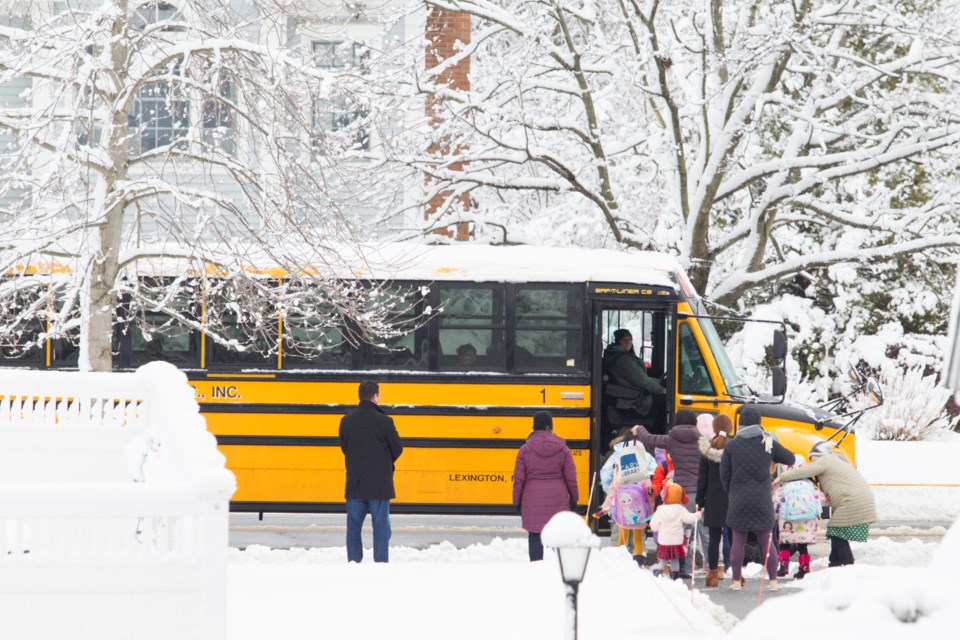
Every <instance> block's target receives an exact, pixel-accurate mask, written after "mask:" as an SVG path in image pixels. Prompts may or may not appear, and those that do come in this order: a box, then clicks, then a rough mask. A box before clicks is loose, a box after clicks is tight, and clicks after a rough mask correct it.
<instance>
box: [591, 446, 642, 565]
mask: <svg viewBox="0 0 960 640" xmlns="http://www.w3.org/2000/svg"><path fill="white" fill-rule="evenodd" d="M618 437H622V439H621V440H620V441H619V442H616V443H615V444H614V450H613V453H612V454H611V455H610V457H609V458H608V459H607V460H606V462H604V464H603V467H602V468H601V469H600V485H601V487H602V488H603V490H604V491H606V493H607V496H606V499H605V500H604V502H603V505H602V506H601V510H602V511H603V512H605V513H606V514H607V515H609V516H610V520H611V522H612V523H613V524H614V525H616V526H617V528H618V529H619V535H618V536H617V546H618V547H622V546H623V545H625V544H627V535H628V534H627V532H628V531H629V532H631V533H632V542H633V545H632V548H633V559H634V560H635V561H636V562H637V564H639V565H640V566H643V563H644V553H643V534H644V530H645V529H646V527H647V522H648V520H649V519H650V515H651V513H652V511H653V496H652V491H651V490H650V474H651V471H652V470H653V467H654V462H653V458H652V457H651V456H650V455H649V454H648V453H647V451H646V449H644V448H643V447H642V446H640V444H639V442H638V441H637V440H636V439H635V438H634V437H633V435H632V434H630V433H629V430H624V431H623V432H622V433H621V434H620V436H618Z"/></svg>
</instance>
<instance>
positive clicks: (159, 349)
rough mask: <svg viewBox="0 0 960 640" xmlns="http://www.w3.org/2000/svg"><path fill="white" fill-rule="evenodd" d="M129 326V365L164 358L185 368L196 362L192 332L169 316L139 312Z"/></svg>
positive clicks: (197, 362)
mask: <svg viewBox="0 0 960 640" xmlns="http://www.w3.org/2000/svg"><path fill="white" fill-rule="evenodd" d="M139 316H140V317H139V319H138V320H137V321H136V322H134V323H133V324H132V325H131V327H130V364H131V365H132V366H134V367H137V366H140V365H141V364H145V363H147V362H152V361H154V360H165V361H166V362H171V363H173V364H176V365H179V366H185V367H195V366H198V365H199V353H198V351H197V347H196V340H195V339H194V334H193V332H192V331H191V330H190V329H189V328H188V327H185V326H184V325H183V324H181V323H180V322H178V321H177V320H175V319H174V318H173V317H172V316H170V315H169V314H166V313H162V312H159V311H142V312H141V313H140V314H139Z"/></svg>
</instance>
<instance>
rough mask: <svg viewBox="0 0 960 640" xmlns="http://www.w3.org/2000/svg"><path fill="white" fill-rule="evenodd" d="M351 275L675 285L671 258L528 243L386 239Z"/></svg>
mask: <svg viewBox="0 0 960 640" xmlns="http://www.w3.org/2000/svg"><path fill="white" fill-rule="evenodd" d="M366 258H367V260H368V261H369V265H366V266H364V267H361V268H359V269H355V270H354V275H356V276H357V277H366V278H373V279H388V280H430V281H437V280H439V281H443V280H467V281H474V282H629V283H637V284H650V285H659V286H664V287H673V288H675V287H676V286H677V285H676V282H675V281H674V280H673V279H672V278H671V277H670V274H671V273H673V272H680V273H682V272H683V269H682V268H681V267H680V264H679V263H678V262H677V260H676V259H675V258H673V257H672V256H669V255H667V254H664V253H654V252H650V251H626V252H622V251H612V250H609V249H581V248H570V247H536V246H529V245H518V246H492V245H483V244H471V243H462V244H450V245H420V244H411V243H397V244H387V245H382V246H380V247H376V248H372V249H368V252H367V254H366Z"/></svg>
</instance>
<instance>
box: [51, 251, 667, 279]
mask: <svg viewBox="0 0 960 640" xmlns="http://www.w3.org/2000/svg"><path fill="white" fill-rule="evenodd" d="M278 253H284V254H285V256H284V258H282V260H283V261H284V262H287V264H280V262H279V261H280V260H281V258H278V257H277V256H276V255H273V256H266V255H265V254H264V251H263V250H262V249H258V248H254V247H247V246H243V245H242V244H240V243H238V244H236V245H233V246H231V247H229V248H224V247H211V248H207V249H206V250H196V249H193V250H192V249H189V248H187V249H181V250H180V251H177V250H171V249H170V248H169V247H153V246H146V247H138V248H136V249H133V250H130V251H126V252H122V253H121V257H122V261H123V262H125V263H126V264H128V265H129V267H130V268H131V269H132V270H133V272H135V273H137V274H139V275H141V276H174V275H180V274H183V273H188V272H190V271H191V270H195V269H196V265H198V264H201V265H202V264H205V263H206V264H207V265H208V266H207V267H206V268H207V273H208V275H216V274H217V273H218V271H219V270H226V271H229V270H231V269H235V268H243V269H244V270H247V271H252V272H254V273H262V274H263V275H268V276H272V277H283V275H284V274H285V273H289V271H288V270H289V268H290V264H296V265H298V267H297V268H298V269H303V270H305V271H308V272H312V273H314V274H315V275H317V276H319V277H322V278H361V279H372V280H399V281H403V280H414V281H416V280H421V281H428V282H433V281H467V282H571V283H574V282H611V283H614V282H617V283H636V284H648V285H654V286H662V287H667V288H674V289H676V288H677V286H678V285H677V283H676V282H675V281H674V279H673V278H671V274H672V273H678V274H680V276H681V279H685V274H684V271H683V268H682V267H681V266H680V264H679V262H677V260H676V258H674V257H673V256H670V255H667V254H665V253H656V252H652V251H635V250H627V251H613V250H611V249H585V248H578V247H544V246H534V245H510V246H495V245H486V244H475V243H471V242H462V243H454V244H436V245H434V244H425V243H416V242H395V243H379V244H365V245H361V246H350V245H343V246H338V247H336V248H335V249H333V250H331V249H330V248H329V247H324V248H314V247H300V248H294V249H293V250H290V251H283V250H281V251H278ZM231 263H232V264H233V265H234V266H233V267H230V266H224V265H230V264H231ZM214 264H219V265H221V266H220V267H215V266H213V265H214ZM237 265H241V266H237ZM306 265H309V266H306ZM54 266H55V267H56V268H57V269H59V270H63V269H65V268H66V269H68V268H69V265H66V266H64V265H53V264H52V263H50V264H48V265H46V266H45V267H41V270H42V271H46V272H48V273H53V272H54V269H53V267H54ZM202 268H203V267H201V269H202Z"/></svg>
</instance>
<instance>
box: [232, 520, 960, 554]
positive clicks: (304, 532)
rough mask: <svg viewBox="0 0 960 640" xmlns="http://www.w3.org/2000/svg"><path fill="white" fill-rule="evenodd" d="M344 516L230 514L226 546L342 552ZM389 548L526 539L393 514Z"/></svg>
mask: <svg viewBox="0 0 960 640" xmlns="http://www.w3.org/2000/svg"><path fill="white" fill-rule="evenodd" d="M344 518H345V516H344V515H343V514H290V513H276V514H271V513H267V514H264V516H263V520H259V519H258V516H257V514H255V513H233V514H230V546H232V547H237V548H240V549H242V548H246V547H248V546H250V545H263V546H267V547H271V548H274V549H290V548H293V547H303V548H311V547H342V546H344V535H345V532H346V526H345V524H344ZM390 522H391V524H392V527H393V537H392V539H391V541H390V544H391V545H393V546H404V547H413V548H415V549H425V548H426V547H429V546H431V545H434V544H439V543H441V542H444V541H447V542H450V543H452V544H453V545H454V546H456V547H458V548H462V547H465V546H468V545H471V544H477V543H480V544H488V543H489V542H490V541H491V540H493V539H494V538H497V537H499V538H505V539H506V538H525V537H526V535H527V534H526V532H525V531H524V530H523V529H521V528H520V517H519V516H437V515H406V514H394V515H392V516H391V517H390ZM950 524H951V522H948V521H929V522H922V523H917V522H899V521H885V522H880V523H878V524H877V525H876V526H875V527H874V528H873V529H871V533H872V535H873V536H878V535H882V536H885V537H891V538H894V539H897V538H910V537H921V538H923V539H926V540H935V539H939V538H940V537H942V536H943V534H944V533H945V531H946V528H947V527H949V526H950ZM370 541H371V533H370V526H369V520H368V522H367V526H366V527H365V528H364V543H365V544H366V545H369V544H371V542H370Z"/></svg>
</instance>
